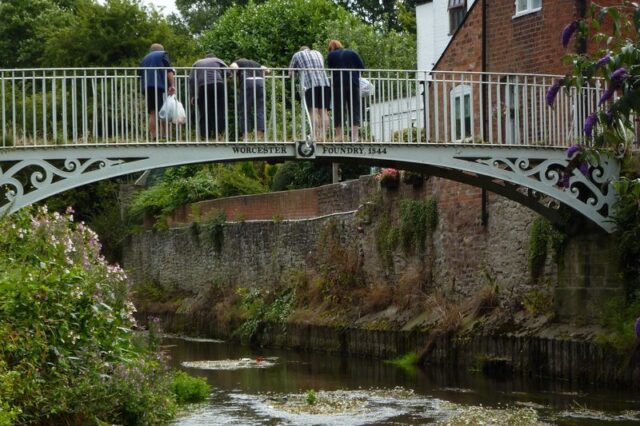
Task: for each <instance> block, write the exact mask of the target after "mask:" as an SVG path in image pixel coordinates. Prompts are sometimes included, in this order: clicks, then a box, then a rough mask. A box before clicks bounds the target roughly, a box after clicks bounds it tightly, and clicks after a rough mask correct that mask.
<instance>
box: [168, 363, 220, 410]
mask: <svg viewBox="0 0 640 426" xmlns="http://www.w3.org/2000/svg"><path fill="white" fill-rule="evenodd" d="M171 390H172V391H173V394H174V395H175V396H176V400H177V401H178V403H180V404H186V403H194V402H202V401H204V400H206V399H207V397H208V396H209V393H210V392H211V389H210V387H209V384H208V383H207V380H206V379H205V378H203V377H192V376H190V375H188V374H187V373H185V372H184V371H178V372H176V373H175V374H174V375H173V383H172V384H171Z"/></svg>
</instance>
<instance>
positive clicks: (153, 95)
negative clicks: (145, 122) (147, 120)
mask: <svg viewBox="0 0 640 426" xmlns="http://www.w3.org/2000/svg"><path fill="white" fill-rule="evenodd" d="M144 95H145V96H146V97H147V112H148V113H152V112H158V110H159V109H160V108H162V105H163V104H164V89H162V88H160V87H147V89H146V92H144Z"/></svg>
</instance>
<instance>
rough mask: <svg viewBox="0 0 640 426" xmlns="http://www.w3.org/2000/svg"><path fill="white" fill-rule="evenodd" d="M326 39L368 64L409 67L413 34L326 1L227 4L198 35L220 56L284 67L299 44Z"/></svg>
mask: <svg viewBox="0 0 640 426" xmlns="http://www.w3.org/2000/svg"><path fill="white" fill-rule="evenodd" d="M332 38H338V39H340V40H342V41H343V42H344V43H345V45H346V46H348V47H351V48H353V49H354V50H356V51H358V52H359V53H360V55H361V56H362V58H363V60H364V62H365V64H366V65H367V67H369V68H385V67H391V68H406V69H411V68H415V61H416V51H415V39H414V37H413V36H410V35H408V34H401V33H398V32H395V31H390V32H385V31H383V30H381V29H380V28H379V27H376V26H374V25H371V24H368V23H366V22H364V21H362V20H361V19H360V18H358V17H357V16H354V15H352V14H350V13H349V12H347V11H346V10H344V9H342V8H339V7H336V6H335V4H334V3H333V2H331V1H330V0H268V1H267V2H265V3H262V4H259V5H256V4H253V3H252V4H249V5H247V6H245V7H241V6H233V7H231V8H229V9H228V10H227V11H226V12H225V14H224V15H223V16H222V17H221V18H220V19H219V20H218V22H216V24H215V25H214V26H213V27H212V28H211V29H209V30H207V31H205V32H204V33H203V34H202V37H201V39H200V44H201V46H202V49H203V50H206V51H213V52H214V53H215V54H216V55H217V56H218V57H220V58H223V59H226V60H230V61H231V60H234V59H237V58H241V57H247V58H251V59H255V60H257V61H259V62H262V63H264V64H267V65H269V66H273V67H287V66H288V65H289V61H290V59H291V56H292V55H293V53H295V52H297V51H298V49H299V48H300V46H302V45H306V46H315V47H316V48H317V49H318V50H320V51H325V50H326V45H327V44H326V43H327V41H328V40H329V39H332Z"/></svg>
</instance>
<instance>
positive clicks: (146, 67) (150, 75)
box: [139, 43, 176, 139]
mask: <svg viewBox="0 0 640 426" xmlns="http://www.w3.org/2000/svg"><path fill="white" fill-rule="evenodd" d="M140 68H141V69H140V70H139V75H140V79H141V84H140V90H141V91H142V94H143V95H144V96H145V98H146V103H147V114H148V115H149V139H156V137H157V136H158V133H157V126H158V122H157V116H158V110H160V108H162V104H163V103H164V96H165V92H166V93H167V95H173V94H174V93H175V91H176V89H175V86H174V84H173V74H174V72H173V70H172V69H168V68H171V61H170V60H169V55H168V53H167V52H166V51H165V50H164V47H163V46H162V45H161V44H159V43H153V44H152V45H151V48H150V49H149V53H147V55H146V56H145V57H144V58H143V59H142V62H141V63H140Z"/></svg>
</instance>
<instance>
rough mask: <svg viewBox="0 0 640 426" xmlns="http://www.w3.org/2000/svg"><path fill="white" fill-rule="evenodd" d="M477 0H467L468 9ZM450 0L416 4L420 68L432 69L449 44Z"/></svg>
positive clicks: (434, 0)
mask: <svg viewBox="0 0 640 426" xmlns="http://www.w3.org/2000/svg"><path fill="white" fill-rule="evenodd" d="M474 3H475V0H467V10H469V9H470V8H471V6H472V5H473V4H474ZM448 6H449V1H448V0H433V1H431V2H429V3H424V4H421V5H418V6H416V24H417V28H418V40H417V41H418V69H419V70H426V71H430V70H431V69H432V68H433V65H434V64H435V63H436V62H437V61H438V59H439V58H440V55H442V53H443V52H444V49H445V48H446V47H447V45H448V44H449V40H450V39H451V35H450V34H449V10H448Z"/></svg>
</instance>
